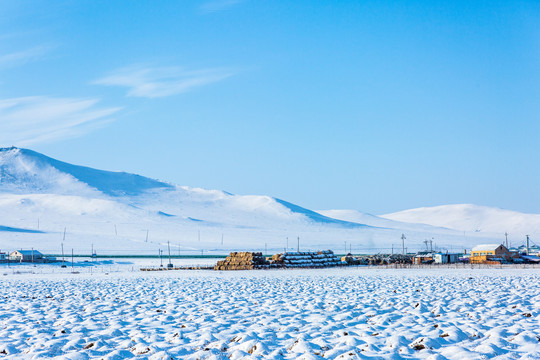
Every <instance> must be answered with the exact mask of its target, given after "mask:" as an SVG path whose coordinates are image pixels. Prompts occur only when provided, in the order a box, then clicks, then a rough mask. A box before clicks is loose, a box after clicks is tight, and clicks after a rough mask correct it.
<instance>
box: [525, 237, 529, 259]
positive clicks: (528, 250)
mask: <svg viewBox="0 0 540 360" xmlns="http://www.w3.org/2000/svg"><path fill="white" fill-rule="evenodd" d="M525 236H527V255H529V235H525Z"/></svg>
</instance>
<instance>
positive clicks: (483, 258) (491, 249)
mask: <svg viewBox="0 0 540 360" xmlns="http://www.w3.org/2000/svg"><path fill="white" fill-rule="evenodd" d="M511 259H512V254H511V253H510V251H509V250H508V249H507V248H506V247H505V246H504V245H502V244H484V245H478V246H475V247H474V248H473V249H472V250H471V257H470V258H469V262H470V263H471V264H490V263H501V262H507V261H510V260H511Z"/></svg>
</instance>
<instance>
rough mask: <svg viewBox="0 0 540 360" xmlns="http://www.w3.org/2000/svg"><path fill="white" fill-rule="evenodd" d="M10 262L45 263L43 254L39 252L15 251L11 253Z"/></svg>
mask: <svg viewBox="0 0 540 360" xmlns="http://www.w3.org/2000/svg"><path fill="white" fill-rule="evenodd" d="M9 260H12V261H21V262H22V261H28V262H32V261H40V262H41V261H43V254H42V253H40V252H39V251H37V250H15V251H12V252H11V253H9Z"/></svg>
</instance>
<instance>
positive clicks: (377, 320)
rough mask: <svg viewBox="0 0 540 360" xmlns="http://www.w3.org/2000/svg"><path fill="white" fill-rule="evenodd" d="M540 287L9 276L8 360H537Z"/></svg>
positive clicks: (262, 274)
mask: <svg viewBox="0 0 540 360" xmlns="http://www.w3.org/2000/svg"><path fill="white" fill-rule="evenodd" d="M2 270H6V267H3V268H2ZM539 280H540V274H539V273H538V270H537V269H509V268H503V269H485V270H484V269H464V268H431V269H429V270H426V269H382V268H366V267H358V268H338V269H320V270H266V271H264V270H260V271H239V272H213V271H170V272H151V273H148V272H137V271H135V272H131V271H120V272H112V273H102V272H99V271H96V272H94V273H92V274H90V273H80V274H70V273H54V274H51V273H47V274H43V275H40V274H25V273H21V274H14V273H12V272H8V271H5V275H4V276H2V278H1V280H0V281H1V284H0V358H5V359H35V358H56V359H94V358H99V359H124V358H131V357H137V358H141V359H146V358H148V359H323V358H324V359H362V358H370V359H402V358H421V359H488V358H497V359H538V358H540V342H539V340H540V327H539V326H538V325H539V323H540V288H539V287H538V286H537V284H538V281H539Z"/></svg>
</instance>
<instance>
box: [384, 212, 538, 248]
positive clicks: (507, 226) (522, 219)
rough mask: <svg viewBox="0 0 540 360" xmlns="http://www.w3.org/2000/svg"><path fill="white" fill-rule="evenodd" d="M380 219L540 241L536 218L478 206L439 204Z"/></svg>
mask: <svg viewBox="0 0 540 360" xmlns="http://www.w3.org/2000/svg"><path fill="white" fill-rule="evenodd" d="M382 217H384V218H386V219H390V220H395V221H402V222H412V223H422V224H429V225H433V226H441V227H446V228H451V229H454V230H459V231H464V232H466V233H491V234H497V236H498V238H500V239H504V233H505V232H508V233H509V239H513V240H514V241H520V240H522V239H523V238H524V237H525V235H531V236H532V237H533V238H537V239H539V238H540V215H538V214H524V213H520V212H517V211H511V210H504V209H499V208H492V207H487V206H478V205H472V204H457V205H443V206H435V207H423V208H418V209H411V210H405V211H400V212H397V213H393V214H386V215H382Z"/></svg>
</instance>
